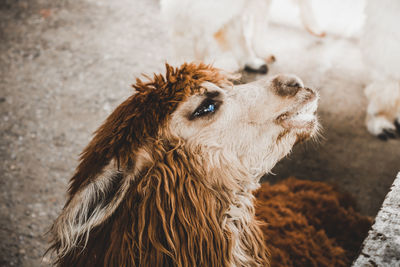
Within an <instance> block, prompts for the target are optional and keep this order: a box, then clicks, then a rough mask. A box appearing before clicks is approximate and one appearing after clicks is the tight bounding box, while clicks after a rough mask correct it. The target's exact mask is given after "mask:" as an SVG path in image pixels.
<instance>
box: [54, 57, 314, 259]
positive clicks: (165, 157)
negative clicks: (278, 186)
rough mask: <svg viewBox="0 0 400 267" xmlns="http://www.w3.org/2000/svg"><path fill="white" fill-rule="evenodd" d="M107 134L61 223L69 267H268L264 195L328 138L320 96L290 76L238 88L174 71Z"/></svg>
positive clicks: (138, 96) (192, 67)
mask: <svg viewBox="0 0 400 267" xmlns="http://www.w3.org/2000/svg"><path fill="white" fill-rule="evenodd" d="M133 87H134V88H135V89H136V92H135V93H134V94H133V95H132V96H131V97H129V98H128V99H127V100H126V101H124V102H123V103H122V104H120V105H119V106H118V107H117V108H116V109H115V110H114V112H112V114H111V115H110V116H109V117H108V118H107V119H106V121H105V122H104V124H103V125H102V126H101V127H100V128H99V129H98V130H97V131H96V132H95V135H94V138H93V139H92V141H91V142H90V143H89V145H88V146H87V147H86V148H85V149H84V151H83V153H82V155H81V159H80V164H79V166H78V167H77V170H76V172H75V174H74V175H73V177H72V178H71V181H70V187H69V195H68V200H67V202H66V204H65V206H64V208H63V210H62V212H61V214H60V216H59V217H58V218H57V219H56V221H55V222H54V224H53V226H52V228H51V230H50V234H51V236H52V245H51V247H50V251H54V252H55V254H56V261H57V264H58V265H59V266H268V265H269V260H268V253H267V250H266V248H265V244H264V240H263V238H262V233H261V232H260V229H259V223H258V221H257V220H256V219H255V216H254V206H253V195H252V191H253V190H255V189H257V188H258V187H259V179H260V177H261V176H262V175H263V174H265V173H266V172H268V171H270V170H271V168H272V167H273V166H274V165H275V164H276V162H277V161H278V160H280V159H281V158H282V157H284V156H285V155H286V154H288V153H289V152H290V150H291V148H292V147H293V145H294V144H295V143H296V142H300V141H302V140H304V139H306V138H308V137H310V136H313V135H315V134H316V132H317V130H318V127H319V124H318V120H317V117H316V115H315V112H316V108H317V102H318V94H317V93H316V92H315V91H313V90H311V89H309V88H306V87H304V86H303V84H302V81H301V80H300V79H299V78H297V77H295V76H290V75H278V76H275V77H272V78H269V79H262V80H258V81H256V82H252V83H248V84H243V85H233V84H232V83H231V82H230V81H229V80H228V77H227V76H226V75H225V74H223V73H222V72H220V71H219V70H217V69H215V68H213V67H211V66H209V65H205V64H194V63H190V64H188V63H185V64H183V65H182V66H181V67H179V68H173V67H171V66H169V65H166V74H165V76H162V75H154V78H153V79H151V80H149V81H148V82H143V81H142V80H140V79H137V80H136V84H135V85H133Z"/></svg>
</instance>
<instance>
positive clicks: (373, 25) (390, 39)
mask: <svg viewBox="0 0 400 267" xmlns="http://www.w3.org/2000/svg"><path fill="white" fill-rule="evenodd" d="M365 14H366V21H365V25H364V31H363V34H362V37H361V40H360V46H361V49H362V52H363V57H364V59H365V63H366V64H367V68H369V70H370V77H371V82H370V83H369V84H368V86H367V87H366V88H365V94H366V96H367V98H368V107H367V116H366V125H367V128H368V131H369V132H370V133H371V134H373V135H376V136H378V137H380V138H381V139H385V140H386V139H387V138H394V137H396V133H395V131H396V128H397V131H400V126H399V121H400V1H398V0H379V1H378V0H368V1H367V3H366V8H365Z"/></svg>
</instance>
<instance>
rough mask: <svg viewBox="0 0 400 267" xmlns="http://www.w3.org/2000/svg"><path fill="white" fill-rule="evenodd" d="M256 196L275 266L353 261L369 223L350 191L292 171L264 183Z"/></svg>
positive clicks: (266, 240)
mask: <svg viewBox="0 0 400 267" xmlns="http://www.w3.org/2000/svg"><path fill="white" fill-rule="evenodd" d="M255 197H256V217H257V218H258V220H260V221H263V222H265V224H264V225H262V226H261V229H262V231H263V233H264V239H265V243H266V245H267V247H268V250H269V251H270V254H271V266H279V267H286V266H287V267H289V266H293V267H294V266H296V267H301V266H304V267H310V266H349V265H350V264H351V262H352V260H353V259H354V258H355V256H356V255H357V252H358V250H359V248H360V246H361V243H362V241H363V239H364V237H365V236H366V234H367V232H368V229H369V227H370V226H371V220H370V219H369V218H368V217H366V216H363V215H361V214H360V213H358V212H357V211H356V210H355V202H354V201H353V199H352V198H351V197H350V195H348V194H345V193H341V192H339V191H337V190H336V189H335V188H334V187H333V186H330V185H328V184H326V183H322V182H312V181H305V180H298V179H295V178H293V177H292V178H289V179H286V180H284V181H281V182H279V183H277V184H275V185H270V184H268V183H264V184H262V186H261V188H260V189H259V190H257V191H256V192H255Z"/></svg>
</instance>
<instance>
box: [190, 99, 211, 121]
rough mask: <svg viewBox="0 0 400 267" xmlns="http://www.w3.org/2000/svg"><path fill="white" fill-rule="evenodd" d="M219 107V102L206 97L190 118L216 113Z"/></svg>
mask: <svg viewBox="0 0 400 267" xmlns="http://www.w3.org/2000/svg"><path fill="white" fill-rule="evenodd" d="M217 108H218V105H217V102H215V101H214V100H211V99H206V100H205V101H203V103H201V105H200V106H199V107H198V108H197V109H196V110H195V111H194V112H193V114H192V115H191V116H190V119H192V120H193V119H195V118H198V117H201V116H204V115H207V114H211V113H214V112H215V111H216V110H217Z"/></svg>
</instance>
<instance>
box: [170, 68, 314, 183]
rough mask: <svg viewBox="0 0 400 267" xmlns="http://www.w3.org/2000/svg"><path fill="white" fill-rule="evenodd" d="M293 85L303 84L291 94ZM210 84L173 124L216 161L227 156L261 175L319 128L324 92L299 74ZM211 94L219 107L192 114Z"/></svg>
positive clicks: (249, 172)
mask: <svg viewBox="0 0 400 267" xmlns="http://www.w3.org/2000/svg"><path fill="white" fill-rule="evenodd" d="M293 85H295V87H296V86H297V87H301V88H298V89H296V90H295V91H297V90H298V91H297V92H294V93H293V92H291V94H290V95H289V94H288V95H286V93H285V91H284V90H283V91H282V88H283V89H285V88H289V89H290V86H293ZM288 86H289V87H288ZM204 88H205V89H206V90H205V91H206V92H205V93H204V94H201V95H194V96H192V97H190V98H189V99H188V100H187V101H186V102H185V103H183V104H181V106H180V107H179V108H178V110H177V111H176V112H174V114H173V116H172V119H171V122H170V128H171V132H172V133H173V134H175V135H176V136H178V137H180V138H182V139H183V140H185V142H186V143H187V146H188V147H192V148H199V147H200V148H201V150H202V153H203V155H202V156H203V157H204V158H205V159H206V161H207V162H208V164H209V165H210V166H214V167H218V168H221V161H227V164H228V163H230V164H229V165H231V167H233V166H240V169H241V171H244V172H246V173H247V175H251V176H253V177H254V178H256V180H257V179H258V178H260V177H261V176H262V175H263V174H265V173H266V172H268V171H270V170H271V168H272V167H273V166H274V165H275V164H276V162H277V161H278V160H279V159H281V158H282V157H284V156H285V155H286V154H287V153H289V152H290V150H291V148H292V146H293V145H294V144H295V142H296V140H297V139H298V138H299V137H301V136H303V135H306V136H308V135H312V134H314V133H315V132H316V130H317V128H318V123H317V119H316V116H315V115H314V113H315V111H316V108H317V100H318V96H317V94H316V93H315V92H313V91H312V90H310V89H306V88H303V86H302V82H301V81H300V80H299V79H298V78H296V77H294V76H283V75H280V76H277V77H274V78H272V79H268V80H259V81H256V82H253V83H249V84H245V85H238V86H233V88H219V87H217V86H216V85H214V84H211V83H205V84H204ZM289 89H288V90H289ZM207 94H208V95H209V96H207ZM217 94H218V95H217ZM210 96H212V97H210ZM207 98H208V99H211V100H214V101H215V102H217V103H220V105H219V108H218V109H217V110H216V111H215V112H212V113H209V114H206V115H205V116H202V117H197V118H194V119H190V116H192V114H193V112H194V111H195V110H196V108H198V106H199V105H201V103H202V102H203V101H204V100H205V99H207ZM223 165H225V164H223ZM229 165H228V166H229ZM211 168H212V167H211Z"/></svg>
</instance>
